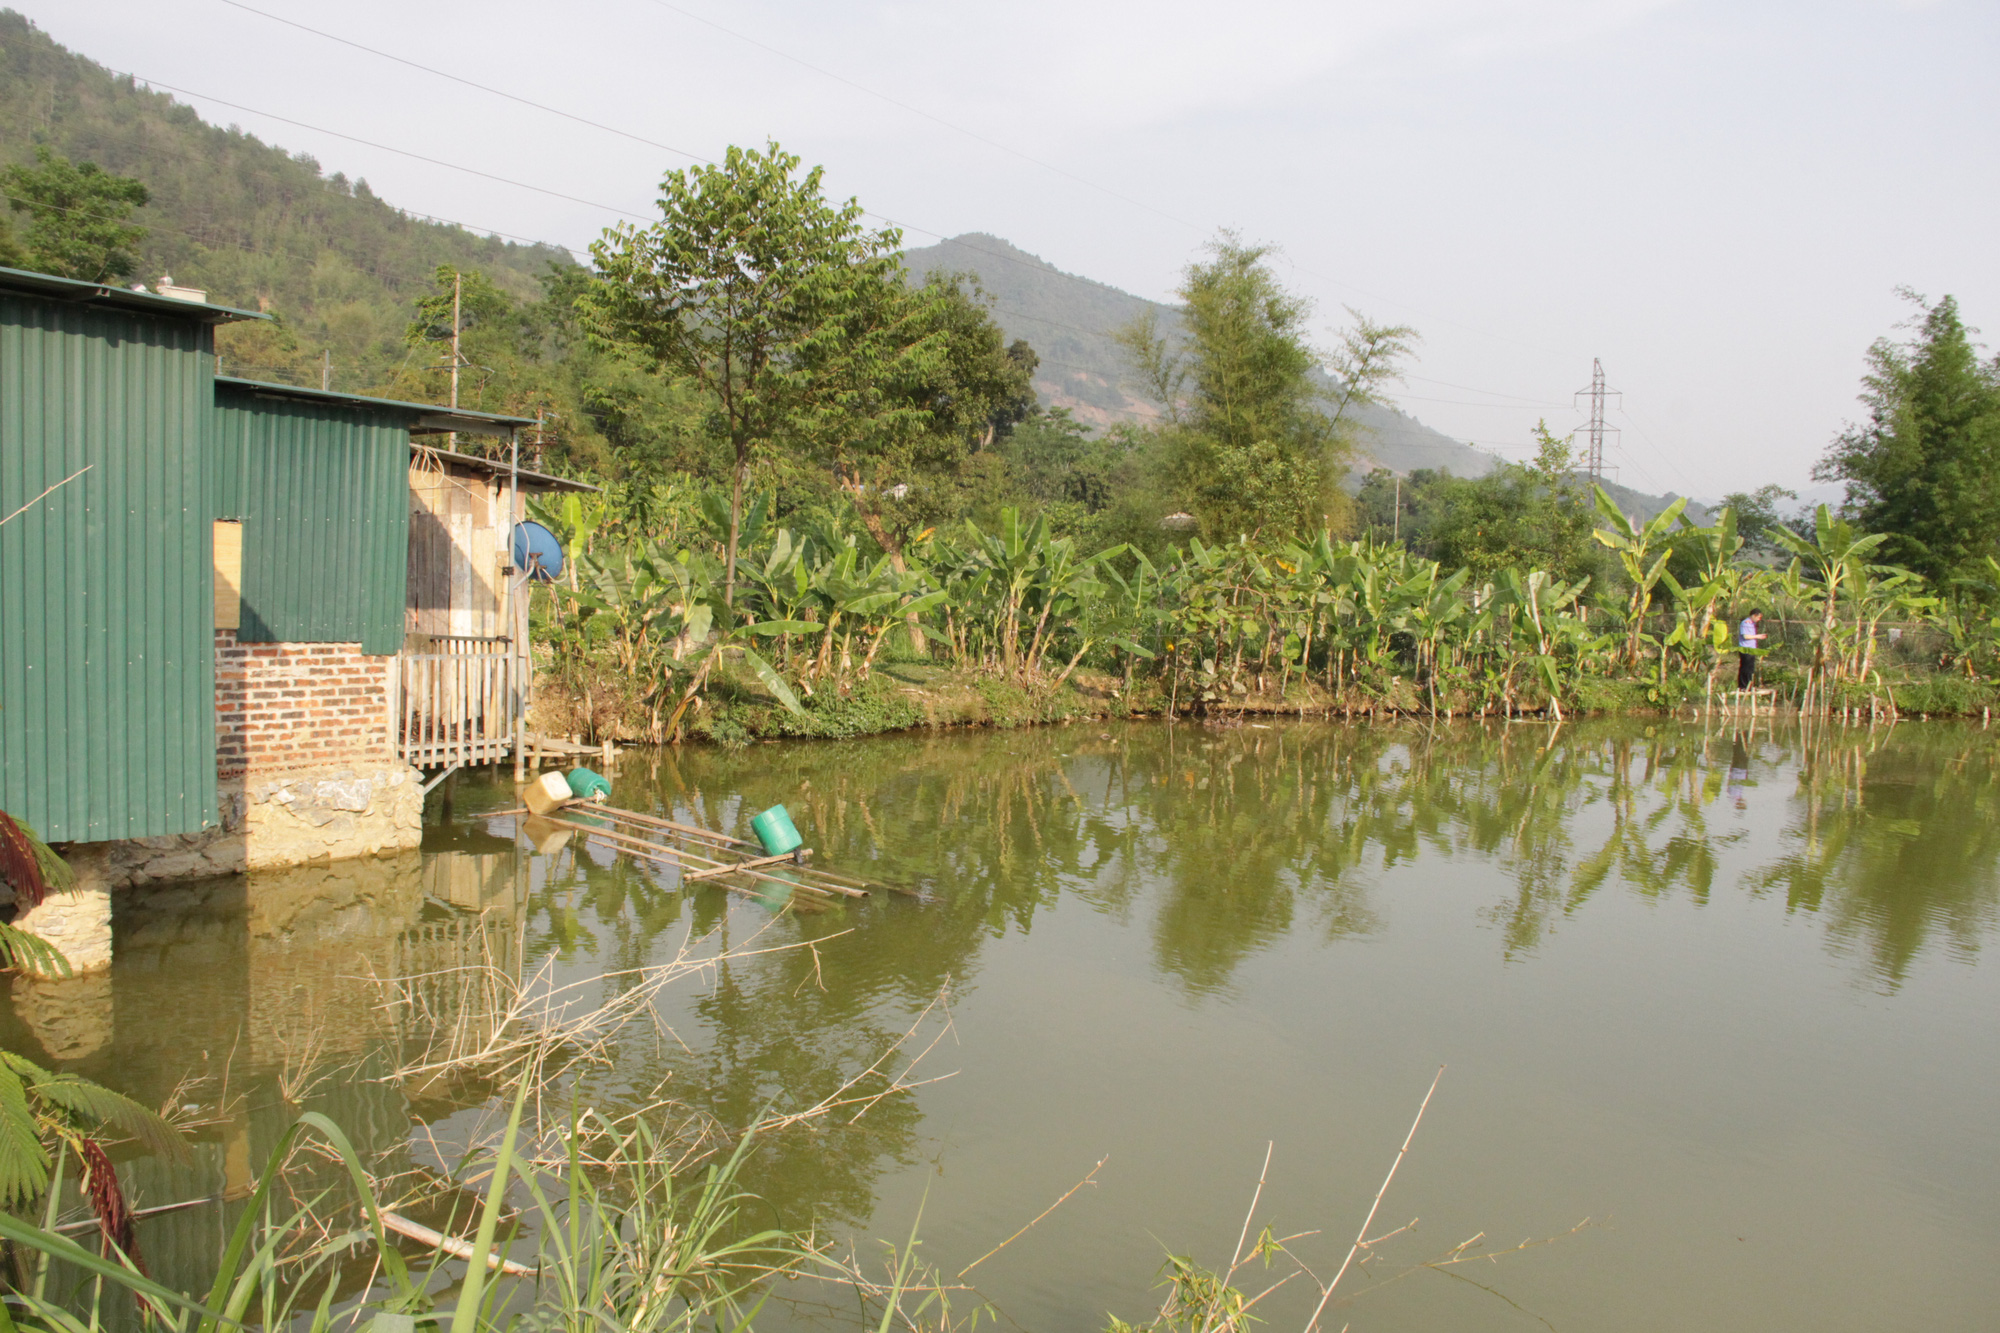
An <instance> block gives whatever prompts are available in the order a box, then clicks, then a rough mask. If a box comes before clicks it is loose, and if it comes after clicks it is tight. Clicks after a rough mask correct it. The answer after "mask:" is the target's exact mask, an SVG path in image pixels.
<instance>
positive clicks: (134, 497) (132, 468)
mask: <svg viewBox="0 0 2000 1333" xmlns="http://www.w3.org/2000/svg"><path fill="white" fill-rule="evenodd" d="M51 281H59V280H51ZM155 300H156V302H157V305H158V306H176V305H178V304H179V303H176V302H171V301H157V298H155ZM185 316H186V312H185V311H184V310H162V309H158V308H156V307H155V305H154V304H152V303H143V304H135V303H132V302H125V301H112V302H103V301H81V302H79V301H72V300H67V299H63V300H50V299H46V298H44V297H42V296H41V295H40V294H38V293H26V294H24V293H23V292H22V291H21V290H20V288H19V285H18V284H17V285H15V286H13V287H8V286H6V285H4V284H0V516H5V515H8V514H12V513H14V511H15V510H16V509H21V512H20V513H19V514H18V515H16V516H15V517H14V518H12V519H11V520H10V521H8V522H6V523H5V524H4V525H0V808H5V809H6V810H7V811H8V812H9V813H10V814H13V815H15V816H16V817H17V818H23V819H26V820H27V821H28V822H29V823H31V824H33V825H34V826H35V828H36V829H37V830H39V831H40V833H41V834H42V836H43V837H45V838H49V839H52V840H56V841H96V840H100V839H107V838H138V837H152V836H157V835H161V834H169V833H192V832H195V831H197V830H199V829H202V828H205V827H207V826H209V825H212V824H214V823H215V819H216V804H215V661H214V653H215V640H214V633H213V630H212V629H211V624H210V622H211V620H212V618H213V616H212V601H211V597H212V593H211V565H210V562H209V545H208V543H209V531H210V529H209V490H208V485H209V477H208V472H207V463H208V454H209V444H208V435H209V432H210V431H211V430H212V429H213V428H214V383H213V376H214V364H215V363H214V353H213V347H214V344H213V337H214V335H213V333H212V331H211V329H210V328H209V327H208V324H207V322H206V321H204V320H201V319H189V318H186V317H185ZM49 488H53V489H49ZM45 490H46V491H47V494H43V492H44V491H45ZM24 506H25V508H24Z"/></svg>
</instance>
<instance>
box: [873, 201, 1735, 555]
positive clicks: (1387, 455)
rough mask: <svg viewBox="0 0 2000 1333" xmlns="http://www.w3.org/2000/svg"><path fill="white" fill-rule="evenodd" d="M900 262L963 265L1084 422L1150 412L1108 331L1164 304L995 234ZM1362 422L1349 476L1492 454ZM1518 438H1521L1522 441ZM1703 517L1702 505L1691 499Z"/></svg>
mask: <svg viewBox="0 0 2000 1333" xmlns="http://www.w3.org/2000/svg"><path fill="white" fill-rule="evenodd" d="M903 262H904V264H906V265H907V266H908V267H909V269H910V272H911V274H912V276H913V277H915V278H919V279H921V278H922V277H923V276H924V275H925V274H928V273H931V272H949V273H971V274H975V275H976V276H977V277H978V279H979V283H980V285H981V286H982V287H984V288H985V289H986V293H987V295H988V296H989V297H991V298H992V300H993V307H992V309H993V318H994V319H995V320H996V321H997V322H998V323H999V324H1000V326H1001V327H1002V328H1003V329H1005V330H1006V331H1007V336H1008V337H1010V338H1026V339H1027V340H1028V341H1029V342H1030V343H1032V344H1033V345H1034V348H1035V351H1036V352H1037V353H1038V354H1039V355H1040V356H1041V366H1040V368H1039V369H1038V370H1037V372H1036V375H1035V389H1036V391H1037V393H1038V394H1039V395H1040V396H1041V400H1042V402H1043V403H1045V404H1046V405H1048V406H1050V407H1066V408H1068V409H1069V410H1070V411H1071V412H1073V413H1075V415H1076V418H1077V420H1079V421H1083V422H1086V423H1089V424H1090V425H1093V426H1105V425H1109V424H1111V423H1113V422H1117V421H1150V420H1152V419H1154V418H1155V417H1157V416H1158V415H1159V408H1158V407H1157V405H1155V404H1154V403H1152V402H1151V401H1149V400H1148V399H1147V398H1146V397H1145V396H1144V394H1143V392H1142V391H1141V390H1140V388H1139V385H1138V382H1137V378H1136V376H1135V375H1134V374H1133V372H1132V368H1131V362H1130V359H1129V356H1128V354H1127V352H1126V351H1125V349H1124V348H1123V347H1121V346H1119V344H1118V343H1117V342H1116V341H1115V340H1114V339H1113V337H1112V331H1113V330H1115V329H1117V328H1119V327H1120V326H1122V325H1126V324H1130V323H1131V322H1132V321H1133V320H1134V319H1137V318H1139V317H1141V316H1142V315H1145V314H1146V313H1148V312H1152V313H1153V314H1155V315H1156V316H1157V317H1158V318H1159V320H1160V322H1161V325H1162V326H1163V327H1169V328H1170V327H1172V326H1173V325H1174V322H1175V315H1174V312H1173V309H1172V307H1170V306H1165V305H1161V304H1159V303H1158V302H1155V301H1148V300H1146V299H1145V298H1144V297H1140V296H1134V295H1132V294H1131V293H1130V292H1124V291H1120V290H1119V289H1118V288H1116V287H1110V286H1106V285H1105V284H1104V283H1101V282H1096V281H1093V280H1092V279H1090V278H1084V277H1079V276H1077V275H1075V274H1072V273H1064V272H1063V271H1062V270H1061V269H1058V268H1056V267H1055V266H1054V265H1053V264H1050V263H1049V262H1048V261H1047V260H1044V259H1042V258H1040V257H1039V256H1036V255H1031V254H1029V253H1028V252H1027V251H1025V250H1022V249H1020V248H1019V247H1018V246H1015V245H1012V244H1010V243H1009V242H1007V241H1004V240H1002V239H1001V238H1000V237H998V236H991V235H987V234H986V233H984V232H967V233H966V234H965V235H962V236H954V237H952V238H951V239H949V240H946V241H940V242H939V243H938V244H936V245H929V246H924V247H921V248H919V249H913V250H906V251H904V253H903ZM1353 415H1354V417H1355V419H1356V421H1357V422H1358V423H1359V425H1360V427H1361V430H1360V433H1359V435H1358V436H1357V438H1356V440H1355V453H1356V458H1355V466H1354V472H1353V474H1352V476H1351V477H1350V478H1349V485H1350V486H1354V485H1358V484H1359V483H1360V479H1361V477H1362V475H1363V474H1365V473H1366V472H1367V471H1368V470H1369V469H1370V468H1372V467H1384V468H1387V469H1389V470H1390V471H1391V472H1402V473H1408V472H1414V471H1417V470H1418V469H1425V468H1427V469H1431V470H1433V471H1449V472H1450V473H1451V474H1452V475H1453V476H1456V477H1483V476H1485V475H1487V474H1488V473H1489V472H1491V471H1492V470H1493V468H1494V466H1495V463H1496V460H1495V459H1494V457H1493V455H1491V454H1488V453H1485V452H1483V451H1481V450H1479V449H1475V448H1473V447H1472V446H1471V445H1469V444H1461V443H1460V442H1459V441H1457V440H1454V439H1452V438H1451V437H1450V436H1448V435H1444V434H1441V433H1439V432H1438V431H1435V430H1432V429H1431V428H1430V427H1429V426H1426V425H1424V424H1423V422H1421V421H1418V420H1417V419H1416V418H1414V417H1410V416H1406V415H1404V414H1403V413H1402V412H1399V411H1397V410H1396V409H1395V408H1393V407H1388V406H1382V407H1363V408H1360V409H1358V410H1356V411H1355V412H1354V413H1353ZM1523 443H1526V441H1523ZM1605 489H1606V490H1607V491H1609V492H1610V493H1611V496H1612V498H1613V499H1615V500H1617V501H1618V502H1619V503H1620V504H1621V505H1623V506H1624V507H1625V508H1626V509H1627V510H1629V511H1632V512H1635V513H1640V514H1643V515H1646V516H1648V517H1650V516H1652V515H1653V514H1657V513H1659V512H1660V511H1661V510H1662V509H1665V508H1666V507H1667V505H1668V504H1670V503H1672V502H1673V500H1674V499H1675V498H1676V497H1675V496H1673V495H1672V494H1668V495H1666V496H1656V495H1647V494H1645V493H1643V492H1640V491H1635V490H1632V489H1631V488H1629V487H1625V486H1620V485H1618V484H1617V483H1615V482H1606V483H1605ZM1690 513H1691V516H1693V517H1694V518H1696V519H1697V521H1706V519H1705V517H1704V515H1706V513H1707V511H1706V510H1705V509H1703V508H1702V507H1701V506H1699V505H1696V506H1692V507H1691V510H1690Z"/></svg>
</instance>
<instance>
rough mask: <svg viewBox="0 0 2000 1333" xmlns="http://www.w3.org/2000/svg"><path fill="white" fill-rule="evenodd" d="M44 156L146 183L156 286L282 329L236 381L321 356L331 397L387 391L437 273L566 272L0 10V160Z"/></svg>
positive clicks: (241, 358)
mask: <svg viewBox="0 0 2000 1333" xmlns="http://www.w3.org/2000/svg"><path fill="white" fill-rule="evenodd" d="M37 146H43V147H47V148H50V149H53V150H54V151H55V152H57V153H60V154H62V155H63V156H65V157H68V158H71V159H73V160H77V161H90V162H95V163H97V164H98V165H99V166H101V167H103V168H105V169H106V170H108V171H112V172H115V173H117V174H119V175H124V176H132V177H136V178H137V179H139V180H140V181H143V182H144V183H145V186H146V188H147V190H148V191H150V192H151V195H152V199H151V202H150V203H149V204H148V205H147V207H146V208H144V209H143V210H141V212H140V215H139V218H138V220H139V221H140V222H142V223H143V224H144V225H145V226H146V228H147V230H148V235H147V238H146V242H145V245H144V247H143V251H142V257H143V266H142V268H141V276H142V277H143V278H145V279H146V280H147V281H149V282H151V281H156V280H157V279H158V278H159V277H160V276H161V275H162V274H166V273H171V274H172V275H173V277H174V280H175V281H176V282H177V283H180V284H182V285H184V286H190V287H199V288H203V289H206V290H207V291H208V293H209V296H210V299H212V300H216V301H221V302H224V303H226V304H229V305H238V306H243V307H245V308H247V309H253V310H266V311H271V312H275V313H276V314H277V315H278V316H279V317H280V318H281V319H282V320H283V321H284V323H285V325H286V329H284V330H256V331H246V333H247V334H248V338H249V340H248V341H247V342H239V345H238V347H237V353H238V354H237V356H236V358H235V359H234V361H233V362H232V363H231V364H229V365H228V366H227V369H229V370H230V371H232V372H236V373H244V374H253V375H254V374H260V373H261V374H266V375H273V376H282V375H284V373H285V372H286V371H288V370H291V369H293V368H294V364H293V363H295V362H299V361H312V362H316V361H317V360H318V357H319V352H320V350H321V349H322V348H324V349H326V350H329V351H331V353H332V357H333V374H334V384H335V386H336V387H338V388H344V389H349V390H356V391H361V390H367V389H372V388H377V387H379V386H381V385H382V384H383V383H384V382H385V381H386V380H387V378H388V376H389V374H390V373H391V372H392V371H393V369H394V368H395V366H396V365H397V364H399V363H400V362H402V360H403V359H404V358H405V356H406V355H407V351H408V349H407V348H406V347H405V346H404V343H403V330H404V328H405V327H406V326H407V325H408V323H409V321H410V317H411V306H412V303H413V302H414V301H415V300H416V299H417V298H418V297H419V296H420V295H422V294H423V293H424V292H425V291H426V290H428V288H429V286H430V282H431V276H432V274H433V272H434V271H435V270H436V268H437V266H438V265H440V264H453V265H457V266H459V267H462V268H467V269H480V270H483V271H484V272H485V273H487V274H488V275H489V276H490V277H491V278H492V279H493V281H494V283H495V284H496V285H498V286H499V287H501V288H502V289H503V290H506V291H508V292H509V293H511V294H513V295H515V296H518V297H528V296H538V295H539V294H540V288H539V286H538V284H537V282H536V277H537V275H538V274H540V273H541V272H543V271H544V270H546V268H547V266H548V265H549V263H550V262H551V261H562V262H568V261H569V255H568V254H567V253H566V252H564V251H561V250H558V249H554V248H552V247H547V246H532V245H517V244H514V243H511V242H508V241H504V240H501V239H499V238H498V237H491V236H477V235H474V234H473V233H471V232H469V231H466V230H464V229H463V228H460V227H454V226H446V225H442V224H440V223H435V222H428V221H424V220H421V219H418V218H413V217H411V216H410V215H408V214H406V213H403V212H401V211H399V210H397V209H396V208H394V207H392V206H390V205H389V204H387V203H385V202H383V201H382V200H381V199H378V198H377V197H376V196H375V195H374V194H373V193H372V192H370V190H369V188H368V184H367V182H366V181H363V180H353V181H350V180H348V179H347V178H346V176H344V175H342V174H341V173H339V172H335V173H333V174H332V175H330V176H328V175H323V174H322V173H321V170H320V166H319V164H318V163H317V162H316V161H314V160H313V159H312V158H311V157H309V156H307V155H305V154H298V155H293V154H290V153H287V152H286V151H285V150H284V149H282V148H279V147H277V146H276V145H273V144H267V143H264V142H262V141H260V140H259V139H257V138H255V137H254V136H252V135H249V134H245V133H243V132H242V131H241V130H239V129H235V128H233V127H232V128H228V129H223V128H218V127H217V126H214V125H210V124H207V123H205V122H204V121H203V120H202V119H201V117H200V116H199V115H198V114H196V112H195V110H194V109H193V108H192V107H189V106H184V105H181V104H179V103H176V102H175V101H174V100H173V99H172V98H171V97H169V96H167V95H166V94H165V93H156V92H150V91H147V90H146V89H144V88H139V87H135V86H134V85H133V84H132V82H131V81H130V80H128V79H124V78H121V77H119V76H117V75H115V74H113V73H112V72H111V71H109V70H107V69H105V68H104V67H103V66H101V65H99V64H97V63H95V62H94V61H91V60H87V59H85V58H84V57H82V56H79V55H76V54H73V53H72V52H70V51H67V50H65V49H64V48H63V47H61V46H59V45H57V43H56V42H55V41H54V40H52V39H51V38H50V37H49V36H48V34H46V33H44V32H42V31H41V30H40V29H38V28H36V27H35V26H34V25H33V24H32V23H30V22H29V21H28V20H27V19H26V18H24V17H23V16H22V15H20V14H17V13H15V12H14V11H13V10H0V164H5V163H15V162H22V163H25V162H29V161H31V160H32V159H33V156H34V150H35V148H36V147H37ZM286 332H289V334H291V335H293V336H292V337H291V338H287V337H285V336H283V335H284V334H285V333H286ZM236 336H237V337H238V339H239V340H240V339H242V338H244V336H245V334H243V333H239V334H238V335H236ZM294 340H295V341H296V344H297V345H296V346H294V345H293V343H294ZM260 361H261V362H264V363H265V364H258V363H259V362H260Z"/></svg>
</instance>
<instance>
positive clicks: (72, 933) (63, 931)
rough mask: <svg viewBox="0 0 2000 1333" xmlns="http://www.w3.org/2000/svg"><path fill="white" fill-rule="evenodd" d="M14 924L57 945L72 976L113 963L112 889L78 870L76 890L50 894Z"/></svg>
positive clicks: (100, 968) (100, 969)
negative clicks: (38, 905)
mask: <svg viewBox="0 0 2000 1333" xmlns="http://www.w3.org/2000/svg"><path fill="white" fill-rule="evenodd" d="M9 896H10V897H11V896H12V895H11V894H10V895H9ZM14 924H15V925H16V926H18V927H20V928H21V929H22V930H25V931H27V932H28V933H29V934H30V935H34V936H37V937H39V938H41V939H43V940H46V941H47V942H48V943H50V944H52V945H54V946H55V948H56V950H57V951H58V952H59V953H61V954H62V956H63V957H64V958H65V959H66V960H68V962H69V966H70V973H71V975H73V976H82V975H84V974H85V973H89V972H102V971H103V970H104V969H105V968H107V967H110V966H111V890H110V888H109V887H108V886H107V885H105V884H104V883H102V882H101V881H93V880H91V879H89V878H87V877H86V876H84V875H82V874H79V875H77V877H76V888H75V889H74V890H72V891H71V892H68V893H52V894H50V895H49V896H48V897H46V898H44V899H43V900H42V905H41V906H40V907H31V908H29V909H28V910H27V911H25V912H22V913H21V914H20V915H19V916H16V917H15V918H14Z"/></svg>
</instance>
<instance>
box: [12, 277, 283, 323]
mask: <svg viewBox="0 0 2000 1333" xmlns="http://www.w3.org/2000/svg"><path fill="white" fill-rule="evenodd" d="M0 292H11V293H16V294H19V295H22V296H38V297H41V298H42V299H43V300H47V301H62V302H65V303H70V304H76V305H94V306H111V307H113V308H115V309H122V310H136V311H142V312H144V313H147V314H154V315H165V316H166V317H168V318H169V319H184V320H191V321H194V322H197V323H202V324H230V323H234V322H235V321H237V320H239V319H269V318H270V316H269V315H260V314H258V313H257V312H256V311H255V310H238V309H236V308H235V307H234V306H226V305H216V304H214V303H213V302H210V301H183V300H180V299H179V298H177V297H172V296H159V295H156V294H155V293H153V292H148V291H136V292H135V291H133V290H131V289H130V288H129V287H114V286H112V285H110V284H109V283H102V282H78V281H76V280H75V279H73V278H58V277H56V276H55V275H54V274H52V273H33V272H30V271H29V270H27V269H24V268H0Z"/></svg>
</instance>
